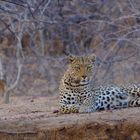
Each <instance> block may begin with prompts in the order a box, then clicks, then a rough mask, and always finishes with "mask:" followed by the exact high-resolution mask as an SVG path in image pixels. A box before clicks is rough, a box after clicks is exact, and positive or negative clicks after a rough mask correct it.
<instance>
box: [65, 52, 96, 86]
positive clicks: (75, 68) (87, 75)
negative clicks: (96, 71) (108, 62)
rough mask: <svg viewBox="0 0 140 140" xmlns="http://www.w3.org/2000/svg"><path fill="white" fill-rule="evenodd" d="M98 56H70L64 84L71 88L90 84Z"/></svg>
mask: <svg viewBox="0 0 140 140" xmlns="http://www.w3.org/2000/svg"><path fill="white" fill-rule="evenodd" d="M95 59H96V56H95V55H94V54H92V55H89V56H73V55H71V56H69V58H68V60H69V66H68V69H67V71H66V74H65V80H64V82H65V83H66V84H69V85H71V86H79V85H80V86H82V85H87V84H89V82H90V80H91V78H92V73H93V68H94V62H95Z"/></svg>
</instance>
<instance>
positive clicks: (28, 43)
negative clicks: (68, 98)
mask: <svg viewBox="0 0 140 140" xmlns="http://www.w3.org/2000/svg"><path fill="white" fill-rule="evenodd" d="M68 53H70V54H75V55H88V54H91V53H95V54H96V55H97V61H96V68H95V71H94V75H93V85H95V86H98V85H106V84H117V85H120V84H124V85H127V84H132V83H135V84H137V83H140V0H0V59H1V63H2V70H1V71H3V72H2V74H1V79H4V80H5V81H6V85H7V87H9V90H11V89H12V88H13V90H12V94H15V95H34V96H36V95H42V96H46V95H56V94H58V86H59V82H60V79H61V76H62V75H63V72H64V71H65V69H66V67H67V63H66V57H67V55H66V54H68Z"/></svg>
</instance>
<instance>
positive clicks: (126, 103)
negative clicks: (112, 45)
mask: <svg viewBox="0 0 140 140" xmlns="http://www.w3.org/2000/svg"><path fill="white" fill-rule="evenodd" d="M95 62H96V55H95V54H91V55H87V56H75V55H69V56H68V68H67V70H66V71H65V72H64V75H63V76H62V79H61V81H60V86H59V104H60V107H59V112H60V113H63V114H67V113H90V112H95V111H100V110H113V109H120V108H127V107H139V106H140V85H135V84H134V85H130V86H122V85H121V86H117V85H107V86H98V87H94V86H93V85H92V77H93V73H94V69H95Z"/></svg>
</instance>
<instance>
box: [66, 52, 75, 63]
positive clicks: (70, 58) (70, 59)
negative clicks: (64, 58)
mask: <svg viewBox="0 0 140 140" xmlns="http://www.w3.org/2000/svg"><path fill="white" fill-rule="evenodd" d="M75 58H76V56H74V55H72V54H70V55H69V56H68V62H69V63H72V62H73V61H74V59H75Z"/></svg>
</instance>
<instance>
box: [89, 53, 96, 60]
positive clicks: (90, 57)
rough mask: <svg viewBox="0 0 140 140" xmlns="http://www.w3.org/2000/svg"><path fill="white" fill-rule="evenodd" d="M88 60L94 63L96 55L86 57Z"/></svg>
mask: <svg viewBox="0 0 140 140" xmlns="http://www.w3.org/2000/svg"><path fill="white" fill-rule="evenodd" d="M88 58H89V59H90V60H92V62H95V60H96V55H95V54H91V55H89V56H88Z"/></svg>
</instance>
